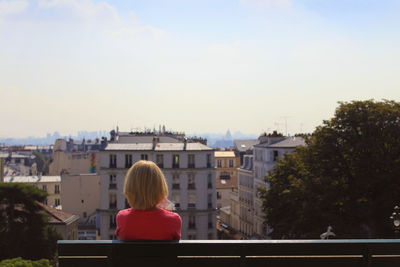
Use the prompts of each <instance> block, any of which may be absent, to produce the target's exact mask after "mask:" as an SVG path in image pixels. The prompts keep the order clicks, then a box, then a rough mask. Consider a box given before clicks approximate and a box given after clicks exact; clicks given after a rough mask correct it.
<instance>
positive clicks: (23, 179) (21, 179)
mask: <svg viewBox="0 0 400 267" xmlns="http://www.w3.org/2000/svg"><path fill="white" fill-rule="evenodd" d="M4 182H6V183H60V182H61V176H41V177H40V178H39V177H38V176H5V177H4Z"/></svg>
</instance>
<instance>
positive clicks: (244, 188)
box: [235, 155, 254, 238]
mask: <svg viewBox="0 0 400 267" xmlns="http://www.w3.org/2000/svg"><path fill="white" fill-rule="evenodd" d="M238 176H239V213H240V215H239V227H238V228H235V229H238V230H239V231H240V233H242V235H243V236H244V237H245V238H249V237H251V236H252V235H253V220H254V215H253V214H254V171H253V155H244V156H243V165H242V166H241V167H240V168H239V169H238Z"/></svg>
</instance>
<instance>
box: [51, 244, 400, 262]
mask: <svg viewBox="0 0 400 267" xmlns="http://www.w3.org/2000/svg"><path fill="white" fill-rule="evenodd" d="M57 249H58V262H59V267H66V266H85V267H92V266H93V267H94V266H96V267H97V266H132V264H133V263H134V264H135V266H146V267H153V266H157V267H159V266H207V267H221V266H249V267H252V266H306V267H317V266H318V267H320V266H340V267H347V266H349V267H350V266H362V267H367V266H370V267H381V266H399V265H400V255H399V251H400V239H386V240H385V239H361V240H360V239H349V240H229V241H224V240H191V241H185V240H181V241H131V242H124V241H117V240H98V241H95V240H85V241H81V240H59V241H58V246H57Z"/></svg>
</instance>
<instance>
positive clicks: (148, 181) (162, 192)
mask: <svg viewBox="0 0 400 267" xmlns="http://www.w3.org/2000/svg"><path fill="white" fill-rule="evenodd" d="M124 194H125V197H126V198H127V200H128V203H129V205H130V206H131V207H132V208H135V209H140V210H147V209H152V208H155V207H156V206H157V205H158V204H159V203H160V202H161V201H163V200H164V199H166V198H167V197H168V186H167V183H166V181H165V177H164V174H163V173H162V171H161V170H160V168H158V166H157V165H156V164H155V163H154V162H152V161H145V160H141V161H138V162H136V163H135V164H133V165H132V167H131V168H130V169H129V170H128V172H127V173H126V176H125V184H124Z"/></svg>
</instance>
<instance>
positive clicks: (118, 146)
mask: <svg viewBox="0 0 400 267" xmlns="http://www.w3.org/2000/svg"><path fill="white" fill-rule="evenodd" d="M104 150H153V144H152V143H127V144H126V143H108V144H107V146H106V148H105V149H104Z"/></svg>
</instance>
